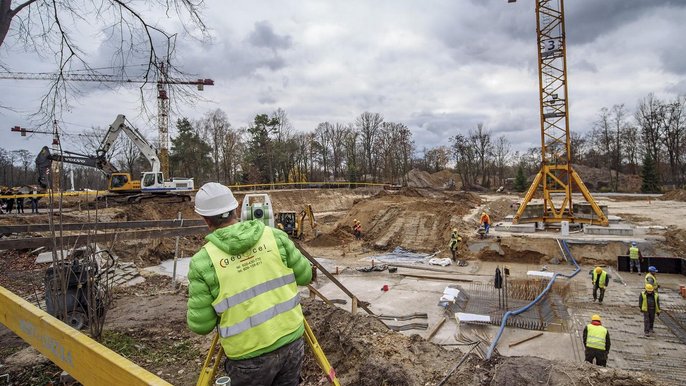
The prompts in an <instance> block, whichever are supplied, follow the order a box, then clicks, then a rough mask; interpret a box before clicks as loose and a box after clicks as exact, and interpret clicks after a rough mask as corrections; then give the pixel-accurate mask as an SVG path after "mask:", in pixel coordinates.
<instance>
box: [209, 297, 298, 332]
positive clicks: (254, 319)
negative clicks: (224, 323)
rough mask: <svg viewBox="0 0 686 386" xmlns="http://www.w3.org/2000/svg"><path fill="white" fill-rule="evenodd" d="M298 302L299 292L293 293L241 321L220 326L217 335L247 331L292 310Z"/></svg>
mask: <svg viewBox="0 0 686 386" xmlns="http://www.w3.org/2000/svg"><path fill="white" fill-rule="evenodd" d="M298 304H300V294H295V297H294V298H292V299H289V300H286V301H285V302H283V303H279V304H277V305H275V306H274V307H271V308H267V309H266V310H264V311H262V312H260V313H259V314H256V315H253V316H251V317H249V318H248V319H244V320H243V321H242V322H239V323H236V324H234V325H232V326H229V327H220V328H219V335H220V336H221V337H222V338H228V337H230V336H234V335H238V334H240V333H241V332H243V331H247V330H248V329H250V328H253V327H255V326H259V325H260V324H262V323H264V322H266V321H268V320H269V319H272V318H274V317H275V316H277V315H279V314H282V313H284V312H286V311H290V310H292V309H293V308H295V307H297V306H298Z"/></svg>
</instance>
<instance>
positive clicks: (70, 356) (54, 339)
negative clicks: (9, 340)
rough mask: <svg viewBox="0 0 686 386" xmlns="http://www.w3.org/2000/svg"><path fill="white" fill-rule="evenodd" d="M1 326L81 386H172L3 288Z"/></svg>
mask: <svg viewBox="0 0 686 386" xmlns="http://www.w3.org/2000/svg"><path fill="white" fill-rule="evenodd" d="M0 323H2V324H4V325H5V326H7V328H9V329H10V330H12V331H14V333H15V334H17V335H18V336H19V337H20V338H22V339H23V340H24V341H26V343H28V344H30V345H31V346H33V347H34V348H35V349H36V350H38V351H40V352H41V354H43V355H45V356H46V357H47V358H48V359H50V360H51V361H52V362H53V363H54V364H56V365H57V366H59V367H60V368H62V369H63V370H65V371H66V372H68V373H69V374H70V375H71V376H72V377H74V379H76V380H77V381H79V382H80V383H82V384H83V385H86V386H90V385H93V386H102V385H127V386H136V385H171V384H170V383H168V382H166V381H165V380H163V379H162V378H159V377H158V376H156V375H154V374H152V373H150V372H148V371H147V370H145V369H144V368H142V367H140V366H138V365H136V364H135V363H133V362H131V361H130V360H128V359H126V358H124V357H122V356H121V355H119V354H117V353H116V352H114V351H112V350H110V349H108V348H107V347H105V346H103V345H101V344H100V343H98V342H96V341H95V340H93V339H91V338H89V337H88V336H86V335H85V334H82V333H80V332H79V331H77V330H75V329H73V328H71V327H69V326H67V325H66V324H64V323H62V322H61V321H59V320H57V319H56V318H54V317H52V316H51V315H50V314H48V313H47V312H45V311H43V310H41V309H39V308H38V307H36V306H34V305H33V304H31V303H29V302H27V301H26V300H24V299H22V298H21V297H19V296H17V295H15V294H13V293H12V292H10V291H9V290H7V289H5V288H4V287H0Z"/></svg>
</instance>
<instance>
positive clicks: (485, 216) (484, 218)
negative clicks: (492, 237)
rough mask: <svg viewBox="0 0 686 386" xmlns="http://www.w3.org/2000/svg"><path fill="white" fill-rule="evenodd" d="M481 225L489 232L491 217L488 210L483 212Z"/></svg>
mask: <svg viewBox="0 0 686 386" xmlns="http://www.w3.org/2000/svg"><path fill="white" fill-rule="evenodd" d="M481 225H483V227H484V232H485V233H486V234H488V230H489V229H491V218H490V217H489V216H488V213H486V212H481Z"/></svg>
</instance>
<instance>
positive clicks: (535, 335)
mask: <svg viewBox="0 0 686 386" xmlns="http://www.w3.org/2000/svg"><path fill="white" fill-rule="evenodd" d="M541 335H543V333H542V332H539V333H538V334H534V335H532V336H530V337H528V338H524V339H522V340H518V341H516V342H512V343H510V344H509V345H508V347H514V346H516V345H518V344H522V343H524V342H528V341H530V340H531V339H536V338H538V337H539V336H541Z"/></svg>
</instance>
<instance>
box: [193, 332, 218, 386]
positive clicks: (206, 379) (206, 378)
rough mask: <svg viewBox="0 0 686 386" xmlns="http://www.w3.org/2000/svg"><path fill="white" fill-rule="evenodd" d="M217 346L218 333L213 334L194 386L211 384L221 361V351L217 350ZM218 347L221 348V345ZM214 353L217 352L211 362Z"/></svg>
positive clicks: (208, 385) (209, 385)
mask: <svg viewBox="0 0 686 386" xmlns="http://www.w3.org/2000/svg"><path fill="white" fill-rule="evenodd" d="M217 346H219V333H215V334H214V338H213V339H212V345H210V350H209V352H208V353H207V358H205V362H204V363H203V364H202V370H201V371H200V376H199V377H198V383H196V386H211V385H212V384H213V383H214V377H215V376H216V375H217V369H218V368H219V362H221V359H222V355H221V353H222V351H221V350H217ZM219 348H220V349H221V346H219ZM217 351H219V353H217ZM215 353H217V356H216V358H214V363H212V357H213V356H214V354H215ZM210 365H212V367H210Z"/></svg>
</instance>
